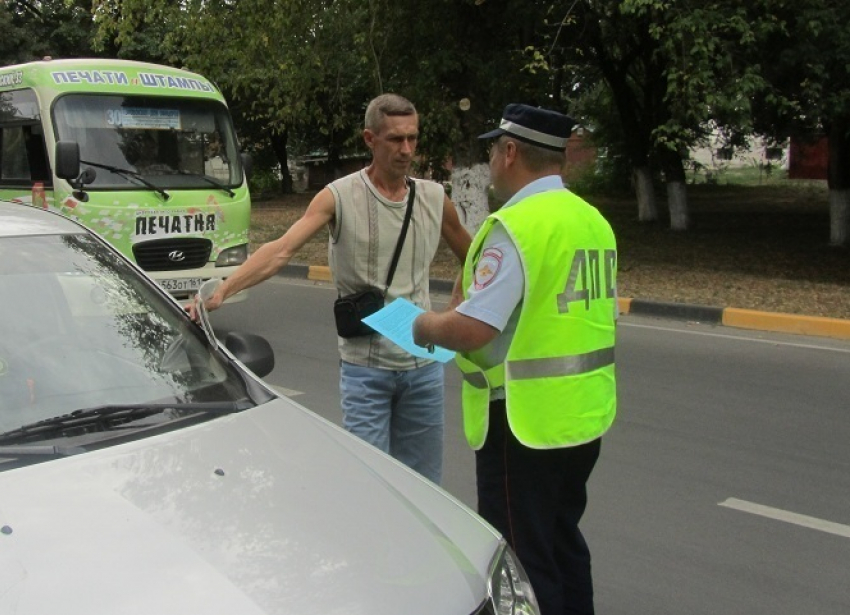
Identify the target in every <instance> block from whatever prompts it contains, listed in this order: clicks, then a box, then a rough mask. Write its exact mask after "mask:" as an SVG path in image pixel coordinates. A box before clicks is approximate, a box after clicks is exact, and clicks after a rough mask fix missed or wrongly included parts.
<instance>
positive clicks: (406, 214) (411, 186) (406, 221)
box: [384, 179, 416, 295]
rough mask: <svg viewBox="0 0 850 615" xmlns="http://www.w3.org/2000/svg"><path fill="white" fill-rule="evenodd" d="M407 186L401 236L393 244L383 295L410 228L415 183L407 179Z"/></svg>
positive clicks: (388, 285)
mask: <svg viewBox="0 0 850 615" xmlns="http://www.w3.org/2000/svg"><path fill="white" fill-rule="evenodd" d="M407 186H408V194H407V211H406V212H404V222H403V223H402V225H401V234H400V235H399V237H398V243H396V244H395V253H394V254H393V260H392V263H390V271H389V273H388V274H387V285H386V286H385V287H384V294H385V295H386V294H387V291H388V290H389V288H390V284H392V281H393V276H394V275H395V268H396V265H398V257H399V256H401V247H402V246H403V245H404V238H405V236H407V227H408V226H410V214H411V213H412V212H413V199H414V198H415V197H416V182H415V181H413V180H412V179H408V180H407Z"/></svg>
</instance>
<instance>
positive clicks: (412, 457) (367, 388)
mask: <svg viewBox="0 0 850 615" xmlns="http://www.w3.org/2000/svg"><path fill="white" fill-rule="evenodd" d="M339 372H340V377H339V391H340V397H341V405H342V418H343V426H344V427H345V429H347V430H348V431H350V432H351V433H353V434H354V435H356V436H358V437H359V438H361V439H363V440H365V441H366V442H369V443H370V444H372V445H374V446H376V447H377V448H379V449H381V450H382V451H384V452H385V453H389V454H390V455H392V456H393V457H395V458H396V459H398V460H399V461H400V462H402V463H403V464H405V465H407V466H408V467H410V468H413V469H414V470H416V471H417V472H419V473H420V474H422V475H423V476H424V477H426V478H428V479H430V480H431V481H432V482H434V483H436V484H438V485H439V484H440V480H441V478H442V474H443V423H444V420H443V417H444V415H443V365H442V363H437V362H434V363H431V364H429V365H426V366H424V367H419V368H416V369H411V370H406V371H394V370H390V369H379V368H375V367H363V366H361V365H354V364H352V363H346V362H345V361H341V362H340V370H339Z"/></svg>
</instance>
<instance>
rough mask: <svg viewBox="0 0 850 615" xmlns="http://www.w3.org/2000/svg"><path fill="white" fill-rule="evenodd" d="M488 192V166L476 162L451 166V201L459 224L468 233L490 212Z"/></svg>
mask: <svg viewBox="0 0 850 615" xmlns="http://www.w3.org/2000/svg"><path fill="white" fill-rule="evenodd" d="M489 192H490V168H489V167H488V165H486V164H484V163H481V162H476V163H473V164H470V165H468V166H461V165H460V164H455V165H454V168H452V197H451V198H452V202H453V203H454V204H455V208H456V209H457V213H458V216H460V221H461V224H463V226H464V227H466V230H467V231H469V234H470V235H475V232H476V231H477V230H478V228H479V227H480V226H481V223H482V222H484V219H485V218H486V217H487V216H488V215H489V214H490V207H489V199H488V195H489Z"/></svg>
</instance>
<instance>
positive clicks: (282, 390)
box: [272, 384, 304, 397]
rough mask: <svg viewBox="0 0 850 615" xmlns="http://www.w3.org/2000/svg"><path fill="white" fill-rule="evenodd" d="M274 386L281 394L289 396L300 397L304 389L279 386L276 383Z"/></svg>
mask: <svg viewBox="0 0 850 615" xmlns="http://www.w3.org/2000/svg"><path fill="white" fill-rule="evenodd" d="M272 388H273V389H274V390H275V391H277V392H278V393H280V394H281V395H286V396H287V397H298V396H299V395H303V394H304V391H296V390H295V389H287V388H286V387H282V386H278V385H276V384H273V385H272Z"/></svg>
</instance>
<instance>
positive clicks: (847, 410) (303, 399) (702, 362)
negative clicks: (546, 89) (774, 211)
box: [212, 277, 850, 615]
mask: <svg viewBox="0 0 850 615" xmlns="http://www.w3.org/2000/svg"><path fill="white" fill-rule="evenodd" d="M334 298H335V293H334V291H333V289H332V288H331V287H330V286H329V285H327V284H324V283H317V282H309V281H303V280H293V279H288V278H282V277H280V278H275V279H272V280H269V281H268V282H265V283H264V284H263V285H261V286H259V287H257V288H254V289H252V290H251V295H250V297H249V298H248V300H247V301H245V302H242V303H239V304H232V305H226V306H225V307H223V308H222V309H220V310H219V311H217V312H215V313H213V314H212V319H213V322H214V324H215V326H216V327H217V328H219V329H221V330H230V329H241V330H245V331H251V332H254V333H259V334H261V335H264V336H265V337H266V338H267V339H268V340H269V341H270V342H271V343H272V346H273V347H274V349H275V353H276V358H277V365H276V367H275V370H274V372H273V373H272V374H270V375H269V376H267V377H266V380H267V381H268V382H270V383H271V384H272V385H274V386H275V387H277V388H279V389H280V390H283V391H284V392H288V393H289V394H291V396H292V397H293V399H294V400H295V401H297V402H299V403H301V404H303V405H305V406H307V407H308V408H310V409H311V410H313V411H315V412H317V413H318V414H321V415H322V416H325V417H326V418H328V419H329V420H331V421H333V422H336V423H339V421H340V416H339V409H338V388H337V386H338V355H337V352H336V335H335V332H334V330H333V322H332V320H333V319H332V313H331V306H332V304H333V300H334ZM434 299H435V305H440V303H441V302H442V301H443V300H444V299H445V297H440V296H435V297H434ZM617 370H618V383H619V396H620V402H619V415H618V419H617V421H616V422H615V425H614V427H613V428H612V429H611V431H610V432H609V433H608V434H607V435H606V436H605V438H604V439H603V447H602V455H601V458H600V462H599V464H598V466H597V468H596V471H595V472H594V474H593V476H592V477H591V482H590V487H589V491H590V505H589V507H588V512H587V514H586V516H585V520H584V522H583V528H584V531H585V535H586V537H587V539H588V542H589V543H590V545H591V550H592V553H593V557H594V576H595V582H596V594H597V612H599V613H605V614H608V615H620V614H623V615H625V614H635V613H647V614H649V613H651V614H660V613H672V614H689V615H701V614H706V615H708V614H711V615H715V614H719V613H741V614H752V615H756V614H765V615H767V614H770V615H786V614H787V615H792V614H793V615H799V614H801V613H805V614H815V613H817V614H819V615H832V614H835V615H839V614H841V615H846V614H847V613H850V446H848V443H850V343H848V342H846V341H845V342H842V341H837V340H830V339H825V338H809V337H801V336H791V335H782V334H771V333H763V332H758V331H745V330H737V329H732V328H729V327H716V326H704V325H699V324H693V323H685V322H680V321H672V320H656V319H649V318H641V317H636V316H631V315H629V316H623V317H622V318H621V321H620V325H619V340H618V349H617ZM446 400H447V407H446V413H447V434H446V454H445V478H444V481H443V486H444V487H445V488H446V489H447V490H448V491H449V492H450V493H452V494H453V495H455V496H456V497H457V498H458V499H460V500H461V501H463V502H465V503H466V504H468V505H469V506H470V507H473V508H474V506H475V477H474V467H473V464H474V458H473V455H472V453H471V452H470V451H469V449H468V447H467V445H466V443H465V441H464V439H463V435H462V433H461V429H460V391H459V378H458V374H457V370H456V369H455V368H454V367H449V368H448V369H447V392H446Z"/></svg>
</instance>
